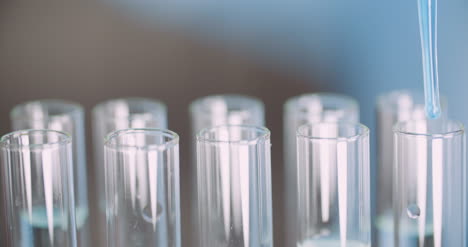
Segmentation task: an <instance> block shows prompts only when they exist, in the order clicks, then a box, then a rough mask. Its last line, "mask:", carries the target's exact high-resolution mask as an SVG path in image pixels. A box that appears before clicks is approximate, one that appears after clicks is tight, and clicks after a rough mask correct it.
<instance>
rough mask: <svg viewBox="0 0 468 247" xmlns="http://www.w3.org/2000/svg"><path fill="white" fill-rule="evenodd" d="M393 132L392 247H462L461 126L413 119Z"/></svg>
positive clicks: (463, 166)
mask: <svg viewBox="0 0 468 247" xmlns="http://www.w3.org/2000/svg"><path fill="white" fill-rule="evenodd" d="M393 133H394V140H395V149H394V168H393V217H394V238H395V245H394V246H397V247H411V246H417V247H442V246H444V247H445V246H466V245H465V244H466V217H465V216H466V186H467V184H466V171H467V170H466V163H465V162H466V161H465V152H466V150H465V132H464V128H463V125H462V124H461V123H458V122H455V121H451V120H444V119H442V120H437V121H434V120H414V121H408V122H400V123H398V124H396V125H395V127H394V129H393Z"/></svg>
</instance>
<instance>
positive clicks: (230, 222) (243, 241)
mask: <svg viewBox="0 0 468 247" xmlns="http://www.w3.org/2000/svg"><path fill="white" fill-rule="evenodd" d="M270 146H271V145H270V131H269V130H268V129H266V128H263V127H255V126H246V125H223V126H219V127H213V128H209V129H204V130H202V131H201V132H199V134H198V135H197V156H198V165H197V175H198V179H197V181H198V185H197V189H198V193H197V195H198V204H199V205H198V209H199V214H198V224H197V227H198V228H199V229H200V230H199V234H200V235H199V241H200V243H199V244H200V246H204V247H272V246H273V232H272V230H273V229H272V226H273V225H272V205H271V204H272V201H271V158H270Z"/></svg>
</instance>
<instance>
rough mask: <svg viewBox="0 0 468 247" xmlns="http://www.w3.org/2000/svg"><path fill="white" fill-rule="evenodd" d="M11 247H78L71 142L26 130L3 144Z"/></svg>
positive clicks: (56, 135)
mask: <svg viewBox="0 0 468 247" xmlns="http://www.w3.org/2000/svg"><path fill="white" fill-rule="evenodd" d="M0 149H1V156H2V157H1V177H0V181H1V182H2V185H3V188H4V194H5V195H4V202H5V208H6V212H5V213H6V215H7V219H6V221H5V223H6V225H7V226H8V227H7V232H6V234H7V243H8V244H7V246H11V247H23V246H28V247H35V246H37V247H75V246H76V244H77V240H76V224H77V221H76V220H75V210H74V207H75V202H74V195H73V194H74V189H73V168H72V166H73V164H72V163H73V161H72V153H71V152H72V138H71V137H70V136H69V135H68V134H66V133H63V132H59V131H54V130H23V131H16V132H12V133H10V134H7V135H5V136H3V137H2V138H1V139H0Z"/></svg>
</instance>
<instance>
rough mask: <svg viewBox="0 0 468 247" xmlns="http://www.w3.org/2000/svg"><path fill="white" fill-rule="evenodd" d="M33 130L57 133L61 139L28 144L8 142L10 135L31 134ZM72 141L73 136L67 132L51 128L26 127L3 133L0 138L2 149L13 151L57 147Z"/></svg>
mask: <svg viewBox="0 0 468 247" xmlns="http://www.w3.org/2000/svg"><path fill="white" fill-rule="evenodd" d="M33 132H43V133H55V134H57V135H58V136H59V137H60V140H59V141H55V142H49V143H41V144H28V145H18V144H11V143H7V140H8V139H9V138H10V137H13V136H22V135H29V134H30V133H33ZM71 142H72V137H71V135H70V134H68V133H67V132H63V131H58V130H51V129H26V130H17V131H13V132H10V133H8V134H5V135H3V136H2V137H1V138H0V147H1V148H2V149H6V150H11V151H19V150H38V149H39V150H47V149H56V148H59V147H61V146H63V145H68V144H71Z"/></svg>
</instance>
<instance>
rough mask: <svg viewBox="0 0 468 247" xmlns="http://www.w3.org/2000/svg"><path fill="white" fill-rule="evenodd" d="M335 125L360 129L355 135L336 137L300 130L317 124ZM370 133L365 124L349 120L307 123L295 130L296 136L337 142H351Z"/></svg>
mask: <svg viewBox="0 0 468 247" xmlns="http://www.w3.org/2000/svg"><path fill="white" fill-rule="evenodd" d="M325 124H327V125H330V124H331V125H336V126H348V127H352V128H355V129H359V130H360V131H359V132H358V133H357V134H355V135H350V136H337V137H318V136H312V135H307V134H304V133H303V132H302V130H303V129H305V128H310V127H313V126H319V125H325ZM369 134H370V130H369V128H368V127H367V126H365V125H364V124H361V123H355V122H349V121H338V122H315V123H307V124H303V125H301V126H299V127H298V128H297V130H296V136H297V137H298V138H303V139H307V140H328V141H337V142H353V141H356V140H358V139H360V138H363V137H368V136H369Z"/></svg>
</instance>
